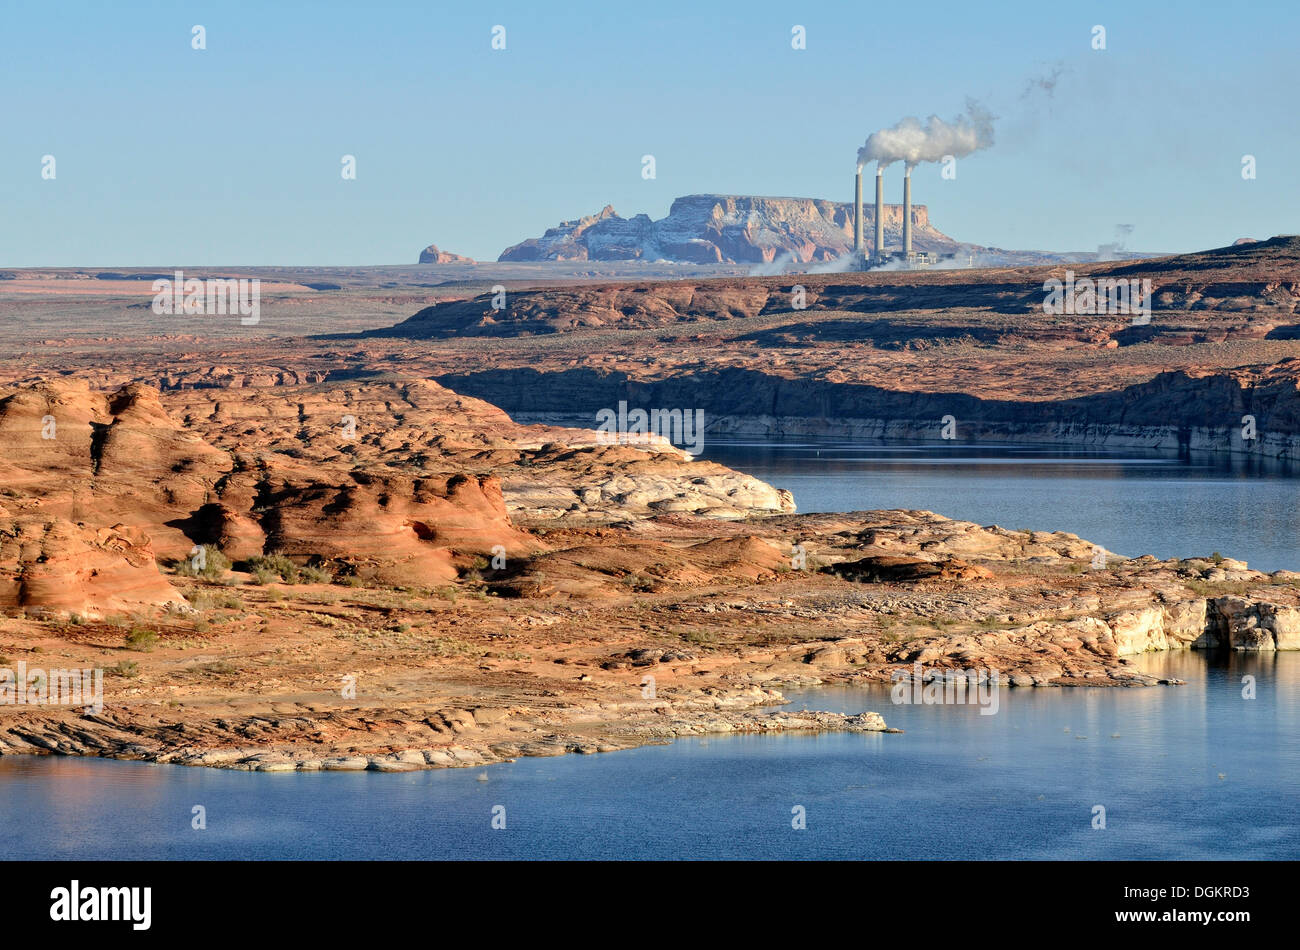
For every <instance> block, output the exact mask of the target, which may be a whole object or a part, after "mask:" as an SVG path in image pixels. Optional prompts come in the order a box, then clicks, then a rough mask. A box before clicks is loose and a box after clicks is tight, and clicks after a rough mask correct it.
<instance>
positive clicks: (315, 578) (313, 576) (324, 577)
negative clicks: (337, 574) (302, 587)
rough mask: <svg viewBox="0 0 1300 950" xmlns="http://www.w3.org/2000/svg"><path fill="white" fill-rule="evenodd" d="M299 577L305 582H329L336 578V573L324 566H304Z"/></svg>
mask: <svg viewBox="0 0 1300 950" xmlns="http://www.w3.org/2000/svg"><path fill="white" fill-rule="evenodd" d="M299 578H300V579H301V580H302V582H303V583H304V584H328V583H329V582H330V581H332V580H334V575H333V574H331V573H330V572H329V571H328V570H327V569H326V568H323V567H304V568H303V569H302V570H301V571H300V572H299Z"/></svg>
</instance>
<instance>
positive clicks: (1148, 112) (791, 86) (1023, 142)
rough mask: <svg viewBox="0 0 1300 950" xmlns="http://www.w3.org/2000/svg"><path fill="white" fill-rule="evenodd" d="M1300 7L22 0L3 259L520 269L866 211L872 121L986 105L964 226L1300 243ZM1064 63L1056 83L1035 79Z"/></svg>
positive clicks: (1015, 232)
mask: <svg viewBox="0 0 1300 950" xmlns="http://www.w3.org/2000/svg"><path fill="white" fill-rule="evenodd" d="M1297 10H1300V7H1297V6H1296V5H1294V4H1288V3H1283V2H1264V3H1253V4H1250V5H1249V6H1248V7H1226V6H1223V5H1220V4H1208V3H1181V4H1173V3H1169V4H1154V3H1136V2H1127V3H1105V2H1090V3H1042V2H1034V3H1014V2H1012V3H1002V2H1000V3H997V4H983V3H973V2H969V0H967V2H961V3H945V2H937V3H928V4H926V5H924V6H918V5H909V4H905V3H901V2H900V3H895V4H873V3H854V4H850V3H844V2H839V3H792V2H789V0H784V2H766V0H748V2H744V3H734V4H724V3H702V2H699V0H694V2H678V0H650V2H646V3H627V4H623V3H618V4H615V3H610V2H608V0H606V2H601V3H586V2H576V3H566V4H562V5H560V4H539V3H536V2H535V0H534V2H531V3H486V4H482V5H480V4H464V3H457V4H451V3H439V2H436V0H426V2H419V3H396V2H383V0H375V2H370V3H355V2H328V0H314V2H259V3H239V2H211V3H184V2H172V3H162V2H159V3H145V2H132V0H122V2H115V3H101V2H94V3H90V2H87V3H76V2H72V3H60V4H57V5H56V4H52V3H49V2H48V0H46V2H25V0H4V3H3V6H2V7H0V17H2V18H3V20H2V22H0V88H2V89H3V103H4V110H3V112H4V118H3V126H2V128H3V132H0V266H6V265H8V266H24V265H51V266H53V265H87V266H90V265H97V266H114V265H116V266H130V265H166V264H178V265H179V264H196V265H197V264H209V265H212V264H226V265H236V264H245V265H252V264H286V265H287V264H320V265H346V264H356V265H359V264H393V263H413V262H414V260H415V258H416V255H417V254H418V252H419V250H420V248H422V247H423V246H425V245H426V244H429V243H430V242H433V243H437V244H438V245H439V246H440V247H442V248H444V249H447V250H451V251H455V252H458V253H462V254H469V255H471V256H474V257H477V258H480V259H495V257H496V255H497V254H498V253H500V251H501V250H502V249H504V248H505V247H506V246H507V245H509V244H512V243H514V242H516V241H518V240H522V239H523V238H525V237H531V236H535V235H538V234H540V233H541V232H542V231H543V230H544V229H545V228H546V227H549V226H551V225H554V224H555V223H557V222H558V221H560V220H561V219H564V218H572V217H577V216H579V215H582V214H589V213H592V212H595V211H597V210H599V209H600V208H601V207H603V206H604V205H605V204H613V205H614V207H615V208H616V209H617V210H618V211H619V213H620V214H623V215H625V216H631V215H633V214H636V213H638V212H646V213H648V214H650V215H651V216H653V217H656V218H658V217H661V216H663V215H664V214H666V213H667V210H668V207H669V205H670V204H671V202H672V199H673V198H674V197H676V196H678V195H684V194H692V193H698V192H726V193H735V194H763V195H799V196H811V197H824V198H835V199H839V200H850V199H851V198H852V184H853V183H852V175H853V171H854V162H855V153H856V150H857V148H858V146H859V145H861V144H862V142H863V140H864V139H865V138H866V136H867V134H869V133H870V132H872V131H874V130H875V129H877V128H880V127H883V126H888V125H892V124H893V123H894V122H896V121H897V120H898V119H900V118H902V117H903V116H905V115H909V114H915V115H919V116H922V117H924V116H926V115H929V114H930V113H936V114H938V115H940V116H941V117H944V118H951V117H952V116H954V115H956V114H957V113H959V112H960V111H961V109H962V107H963V106H964V104H965V101H966V98H967V97H968V96H973V97H975V98H977V99H979V100H981V101H982V102H984V103H985V104H986V105H987V106H988V107H989V108H991V109H992V111H993V112H994V113H996V114H997V115H998V116H999V117H1000V118H999V120H998V122H997V139H998V140H997V143H996V144H995V145H994V146H993V147H992V148H991V149H989V150H988V151H985V152H981V153H978V154H976V155H974V156H971V157H970V158H967V159H963V160H962V161H961V162H960V163H959V165H958V174H957V178H956V180H953V181H945V180H942V179H941V178H940V176H939V171H938V168H937V166H921V167H920V168H918V169H917V171H916V173H915V176H916V177H915V178H914V183H913V189H914V199H915V200H916V201H917V202H918V203H925V204H928V205H929V206H930V213H931V219H932V221H933V223H934V224H935V226H937V227H938V228H940V229H941V230H943V231H944V232H946V233H948V234H950V235H952V236H953V237H955V238H958V239H959V240H967V241H973V242H976V243H980V244H989V245H995V246H1001V247H1011V248H1040V249H1048V250H1086V249H1092V248H1095V247H1096V246H1097V245H1099V244H1103V243H1107V242H1110V241H1113V240H1115V238H1116V228H1117V226H1118V225H1122V224H1123V225H1132V226H1133V230H1132V234H1131V236H1130V237H1129V238H1128V244H1129V246H1130V247H1134V248H1138V249H1144V250H1166V251H1186V250H1193V249H1199V248H1203V247H1213V246H1219V245H1222V244H1226V243H1230V242H1231V241H1232V240H1234V239H1235V238H1238V237H1247V236H1249V237H1267V236H1270V235H1272V234H1276V233H1289V232H1300V163H1298V162H1297V157H1298V156H1300V113H1297V111H1296V107H1295V103H1294V99H1293V96H1294V91H1295V90H1296V88H1297V78H1300V77H1298V75H1297V74H1298V73H1300V67H1298V66H1297V60H1296V56H1295V53H1294V45H1295V37H1296V35H1297V27H1298V26H1300V12H1297ZM195 24H202V25H203V26H204V27H205V29H206V33H207V49H206V50H202V51H196V50H193V49H192V48H191V27H192V26H193V25H195ZM497 24H500V25H503V26H504V27H505V28H506V49H505V50H502V51H494V50H492V49H491V30H492V27H493V26H494V25H497ZM795 24H799V25H802V26H804V27H805V28H806V31H807V48H806V49H804V50H794V49H792V48H791V43H790V37H791V28H792V26H794V25H795ZM1096 24H1100V25H1103V26H1105V28H1106V39H1107V49H1106V50H1104V51H1095V50H1093V49H1092V48H1091V39H1092V32H1091V31H1092V27H1093V26H1094V25H1096ZM1058 67H1059V68H1061V69H1062V72H1061V74H1060V80H1059V82H1058V83H1057V86H1056V89H1055V92H1054V94H1053V95H1052V96H1051V97H1048V96H1046V95H1045V94H1043V93H1042V92H1041V90H1040V91H1039V92H1037V93H1033V94H1030V95H1028V96H1025V95H1024V92H1025V89H1026V86H1027V84H1028V83H1029V81H1030V80H1031V79H1032V78H1034V77H1041V76H1045V75H1048V74H1050V73H1051V72H1052V71H1053V70H1054V69H1056V68H1058ZM47 154H48V155H53V156H54V157H55V160H56V163H57V164H56V175H57V177H56V178H55V179H54V180H43V179H42V178H41V160H42V156H44V155H47ZM345 154H351V155H355V156H356V160H357V178H356V180H355V181H345V180H343V179H342V178H341V176H340V168H341V165H340V160H341V157H342V156H343V155H345ZM645 154H652V155H654V156H655V159H656V171H657V177H656V178H655V179H654V180H651V181H647V180H645V179H643V178H642V177H641V156H642V155H645ZM1246 154H1251V155H1254V156H1255V157H1256V161H1257V176H1258V177H1257V178H1256V179H1255V180H1253V181H1246V180H1243V179H1242V176H1241V161H1242V156H1243V155H1246ZM887 175H888V177H887V178H886V189H887V191H886V196H887V200H891V201H898V200H900V195H901V187H902V182H901V178H900V177H899V172H898V170H897V167H895V168H894V169H891V170H890V172H889V173H887ZM868 192H870V188H868Z"/></svg>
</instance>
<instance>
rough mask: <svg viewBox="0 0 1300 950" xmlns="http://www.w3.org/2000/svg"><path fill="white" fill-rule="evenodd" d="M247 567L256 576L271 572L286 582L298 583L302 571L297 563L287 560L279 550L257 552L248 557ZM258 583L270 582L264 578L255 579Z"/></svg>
mask: <svg viewBox="0 0 1300 950" xmlns="http://www.w3.org/2000/svg"><path fill="white" fill-rule="evenodd" d="M248 568H249V570H250V571H251V572H252V574H253V577H254V578H256V577H257V576H258V575H259V574H272V575H275V576H278V577H279V578H280V579H281V580H282V581H284V582H285V583H286V584H296V583H298V578H299V576H300V575H301V573H302V571H301V569H300V568H299V567H298V565H297V564H295V563H293V561H291V560H289V559H288V558H287V557H285V556H284V554H283V553H282V552H280V551H272V552H271V553H270V554H259V555H257V556H256V557H250V558H249V559H248ZM256 583H258V584H267V583H270V582H269V581H266V580H260V581H256Z"/></svg>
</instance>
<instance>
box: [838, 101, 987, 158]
mask: <svg viewBox="0 0 1300 950" xmlns="http://www.w3.org/2000/svg"><path fill="white" fill-rule="evenodd" d="M996 118H997V116H995V115H993V114H992V113H991V112H989V111H988V110H987V109H985V108H984V107H983V106H981V105H980V104H979V103H978V102H976V101H975V100H974V99H967V100H966V111H965V113H963V114H962V115H959V116H957V118H955V119H953V120H952V121H951V122H945V121H944V120H943V119H941V118H939V117H938V116H937V115H932V116H930V118H928V119H926V120H925V121H924V122H922V121H921V120H920V119H918V118H916V117H915V116H908V117H907V118H906V119H903V120H902V121H901V122H899V123H898V124H897V125H895V126H894V127H893V128H889V129H881V130H880V131H879V132H872V133H871V134H870V135H869V136H867V141H866V143H865V144H863V146H862V148H860V149H858V168H862V166H863V165H865V164H866V163H867V162H877V163H878V165H877V167H876V172H877V174H879V172H880V171H881V170H882V169H883V168H885V167H886V166H888V165H892V164H893V163H894V162H905V163H906V164H907V170H908V172H911V170H912V169H913V168H914V167H915V166H917V165H919V164H920V163H921V162H938V161H942V160H943V158H944V156H945V155H951V156H953V157H954V158H962V157H963V156H966V155H969V154H971V153H972V152H977V151H979V150H980V149H984V148H988V147H989V146H990V145H992V144H993V120H994V119H996Z"/></svg>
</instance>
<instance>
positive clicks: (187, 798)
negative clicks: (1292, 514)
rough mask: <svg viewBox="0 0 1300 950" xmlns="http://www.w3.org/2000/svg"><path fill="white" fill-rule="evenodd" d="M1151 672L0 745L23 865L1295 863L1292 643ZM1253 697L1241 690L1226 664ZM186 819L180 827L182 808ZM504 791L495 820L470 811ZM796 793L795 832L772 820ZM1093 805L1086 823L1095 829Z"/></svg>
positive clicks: (1298, 769)
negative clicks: (985, 708) (387, 741)
mask: <svg viewBox="0 0 1300 950" xmlns="http://www.w3.org/2000/svg"><path fill="white" fill-rule="evenodd" d="M1143 665H1144V667H1145V668H1146V669H1148V670H1150V671H1152V672H1160V673H1162V674H1166V675H1174V676H1178V677H1180V678H1182V679H1185V680H1187V681H1188V685H1186V686H1182V687H1156V688H1148V689H1005V690H1003V691H1002V692H1001V694H1000V697H1001V701H1000V708H999V711H998V713H997V714H996V715H990V716H982V715H980V714H979V711H978V709H977V708H976V707H974V706H906V705H892V704H891V703H890V700H889V693H888V690H887V689H884V688H879V687H878V688H874V689H846V688H839V689H824V690H817V691H811V692H806V693H794V694H791V696H792V698H793V699H795V701H796V706H803V705H805V704H806V705H807V706H809V707H810V708H822V709H836V710H840V711H844V712H858V711H861V710H863V709H875V710H877V711H879V712H881V713H882V714H883V715H884V716H885V717H886V719H887V721H888V722H889V723H890V724H891V725H894V726H897V727H900V728H903V729H905V730H906V732H905V733H904V734H902V735H884V734H868V735H861V734H838V733H828V734H823V735H778V736H730V737H708V738H703V739H685V740H679V741H677V742H674V743H672V744H671V745H667V746H652V747H646V748H640V749H634V750H629V751H625V752H615V753H607V754H603V755H589V756H575V755H570V756H563V757H558V758H545V759H521V760H519V761H517V762H514V763H503V764H499V765H493V766H490V767H487V768H479V769H455V770H439V771H432V772H413V773H399V774H380V773H341V772H327V773H287V774H257V773H247V772H229V771H219V770H214V769H200V768H185V767H181V766H163V765H150V764H143V763H132V762H110V761H98V760H92V759H56V758H31V757H6V758H0V848H2V849H3V853H4V854H6V855H10V856H24V857H32V858H69V859H74V858H76V859H84V858H174V859H190V858H248V857H258V858H325V859H329V858H412V859H419V858H468V859H480V858H624V857H626V858H790V859H803V858H897V859H930V858H1019V857H1024V858H1047V859H1069V858H1085V859H1103V858H1132V859H1155V858H1175V859H1177V858H1243V859H1267V858H1289V859H1294V858H1300V820H1298V819H1300V743H1297V742H1296V735H1297V729H1298V728H1300V703H1298V702H1297V697H1300V690H1297V686H1300V682H1297V680H1298V679H1300V656H1297V655H1295V654H1281V655H1276V656H1247V655H1241V654H1238V655H1214V656H1207V655H1205V654H1199V653H1198V654H1187V653H1182V654H1163V655H1152V656H1148V657H1146V658H1144V660H1143ZM1245 676H1253V677H1255V683H1256V696H1255V698H1253V699H1247V698H1244V697H1243V694H1242V690H1243V685H1242V678H1243V677H1245ZM195 805H202V806H204V807H205V808H206V811H207V828H206V829H205V830H195V829H193V828H192V827H191V816H192V810H193V807H194V806H195ZM498 805H500V806H504V808H505V818H506V827H505V829H504V830H494V829H493V828H492V827H491V820H492V814H493V808H494V807H495V806H498ZM796 806H801V807H802V808H803V809H804V813H805V815H806V828H805V829H803V830H795V829H794V828H793V827H792V821H793V817H792V816H793V809H794V808H795V807H796ZM1096 806H1102V807H1104V809H1105V828H1094V827H1093V823H1094V816H1095V815H1096V814H1098V813H1096V812H1095V811H1094V809H1095V807H1096Z"/></svg>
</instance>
